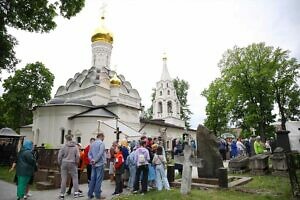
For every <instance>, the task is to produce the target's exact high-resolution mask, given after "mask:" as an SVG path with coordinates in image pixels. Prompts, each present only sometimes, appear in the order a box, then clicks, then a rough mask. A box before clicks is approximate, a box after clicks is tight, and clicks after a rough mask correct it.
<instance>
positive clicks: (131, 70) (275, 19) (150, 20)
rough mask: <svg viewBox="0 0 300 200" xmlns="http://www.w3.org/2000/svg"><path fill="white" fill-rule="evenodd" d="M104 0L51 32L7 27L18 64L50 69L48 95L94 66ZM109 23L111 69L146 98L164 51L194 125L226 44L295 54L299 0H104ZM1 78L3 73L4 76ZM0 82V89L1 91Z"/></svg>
mask: <svg viewBox="0 0 300 200" xmlns="http://www.w3.org/2000/svg"><path fill="white" fill-rule="evenodd" d="M102 2H103V1H99V0H86V5H85V7H84V8H83V10H82V11H81V12H80V13H79V14H78V15H77V16H76V17H73V18H72V19H71V20H67V19H63V18H61V17H58V18H57V19H56V21H57V28H56V29H55V30H54V31H52V32H50V33H48V34H37V33H28V32H24V31H19V30H14V29H9V30H10V33H11V34H12V35H14V36H15V37H16V38H17V39H18V41H19V45H18V46H17V47H16V49H15V50H16V53H17V57H18V58H19V59H21V60H22V62H21V63H20V64H19V65H18V67H17V68H18V69H19V68H21V67H24V66H25V65H26V64H27V63H32V62H36V61H41V62H43V63H44V64H45V65H46V67H48V68H49V69H50V71H51V72H52V73H53V74H54V75H55V81H54V87H53V90H52V96H53V95H54V94H55V92H56V90H57V88H58V87H59V86H60V85H65V83H66V81H67V80H68V79H69V78H72V77H73V76H74V75H75V73H77V72H81V71H83V70H84V69H89V68H90V67H91V57H92V56H91V41H90V39H91V36H92V34H93V32H94V30H95V28H96V27H97V26H98V25H99V17H100V15H101V11H100V7H101V5H102ZM105 2H106V3H107V7H106V27H107V28H108V29H110V30H111V31H112V32H113V34H114V43H113V52H112V60H111V68H112V69H114V66H117V72H118V73H119V74H123V75H124V76H125V78H126V80H129V81H130V82H131V84H132V86H133V88H136V89H137V90H138V91H139V93H140V95H141V97H142V103H143V104H144V105H145V107H146V108H148V107H149V106H150V104H151V97H150V96H151V93H152V88H154V87H155V83H156V82H157V81H158V80H159V79H160V75H161V72H162V55H163V52H166V53H167V57H168V69H169V72H170V75H171V77H173V78H175V77H177V76H178V77H179V78H180V79H184V80H186V81H188V83H189V84H190V90H189V96H188V103H189V104H190V109H191V111H192V112H193V113H194V114H193V115H192V119H191V124H192V127H194V128H195V127H196V126H197V125H198V124H199V123H203V120H204V119H205V117H206V116H205V106H206V103H207V102H206V100H205V98H203V97H201V95H200V93H201V91H203V90H204V89H205V88H207V87H208V86H209V84H210V83H211V82H212V81H213V80H214V79H215V78H217V77H218V76H219V75H220V72H219V68H218V66H217V64H218V62H219V60H220V59H221V56H222V54H223V53H224V52H225V50H226V49H228V48H232V47H233V46H234V45H237V46H240V47H242V46H247V45H249V44H251V43H253V42H266V44H267V45H271V46H275V47H277V46H280V47H281V48H283V49H289V50H291V56H293V57H296V58H298V60H299V58H300V1H298V0H108V1H105ZM4 78H5V75H4ZM2 92H3V89H2V88H0V93H2Z"/></svg>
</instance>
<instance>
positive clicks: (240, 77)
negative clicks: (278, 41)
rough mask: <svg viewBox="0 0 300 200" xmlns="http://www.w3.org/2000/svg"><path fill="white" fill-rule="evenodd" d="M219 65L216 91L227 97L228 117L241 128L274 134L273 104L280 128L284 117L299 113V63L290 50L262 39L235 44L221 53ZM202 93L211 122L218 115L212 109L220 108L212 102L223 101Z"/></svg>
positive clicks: (207, 92) (292, 116)
mask: <svg viewBox="0 0 300 200" xmlns="http://www.w3.org/2000/svg"><path fill="white" fill-rule="evenodd" d="M219 67H220V69H221V78H220V79H221V80H218V79H217V81H221V82H222V83H223V84H220V85H219V86H216V87H220V88H219V91H222V92H223V93H224V94H223V96H224V97H226V99H227V106H226V107H227V112H228V116H229V118H228V120H229V121H230V122H232V123H234V124H235V125H236V126H238V127H241V128H242V129H243V130H244V131H246V132H250V129H251V128H254V129H255V130H256V131H257V132H258V133H259V134H260V135H261V136H262V137H266V136H270V134H273V126H272V125H271V123H272V122H274V120H275V117H276V115H275V114H273V113H272V111H273V110H274V105H275V104H277V105H278V108H279V117H280V119H281V121H282V128H283V129H285V126H284V124H285V122H286V120H287V119H297V116H299V102H300V101H299V86H298V85H297V78H299V64H298V63H297V61H296V59H295V58H290V57H289V51H283V50H282V49H280V48H276V49H275V48H274V47H271V46H266V45H265V44H264V43H259V44H251V45H249V46H247V47H243V48H240V47H234V48H233V49H229V50H227V51H226V52H225V53H224V54H223V58H222V59H221V61H220V62H219ZM215 82H216V81H215ZM224 86H226V87H224ZM214 90H216V88H214V87H211V86H210V87H209V88H208V89H207V90H205V91H204V92H203V94H210V93H213V92H214ZM204 96H205V97H206V98H207V100H208V105H207V107H206V110H207V114H208V118H207V119H206V123H207V124H213V121H212V120H215V118H217V117H218V116H216V115H217V114H218V112H217V111H216V110H214V109H220V108H219V107H217V106H215V107H216V108H213V107H212V105H215V104H217V105H218V104H221V105H222V103H224V102H223V99H222V98H216V99H212V98H208V97H209V95H204ZM211 109H213V111H214V112H212V111H211ZM208 111H209V112H208ZM212 113H213V115H214V117H212V116H211V114H212Z"/></svg>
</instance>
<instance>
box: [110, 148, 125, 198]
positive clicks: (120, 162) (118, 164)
mask: <svg viewBox="0 0 300 200" xmlns="http://www.w3.org/2000/svg"><path fill="white" fill-rule="evenodd" d="M115 153H116V154H115V164H114V167H115V175H116V187H115V192H114V193H113V194H112V195H119V194H121V193H122V192H123V179H122V174H123V173H124V167H125V166H124V165H125V164H124V157H123V154H122V147H121V146H116V148H115Z"/></svg>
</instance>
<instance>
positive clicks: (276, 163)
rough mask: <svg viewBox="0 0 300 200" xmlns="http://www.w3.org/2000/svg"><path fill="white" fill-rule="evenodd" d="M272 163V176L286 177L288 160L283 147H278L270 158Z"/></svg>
mask: <svg viewBox="0 0 300 200" xmlns="http://www.w3.org/2000/svg"><path fill="white" fill-rule="evenodd" d="M270 160H271V162H272V169H273V172H272V174H274V175H285V174H287V170H288V166H287V158H286V155H285V153H284V149H283V148H282V147H277V148H276V149H275V150H274V152H273V154H272V155H271V156H270Z"/></svg>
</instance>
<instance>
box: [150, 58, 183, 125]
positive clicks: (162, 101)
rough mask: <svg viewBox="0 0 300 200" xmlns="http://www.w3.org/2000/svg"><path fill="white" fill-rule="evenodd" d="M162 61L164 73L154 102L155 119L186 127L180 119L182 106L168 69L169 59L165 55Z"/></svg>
mask: <svg viewBox="0 0 300 200" xmlns="http://www.w3.org/2000/svg"><path fill="white" fill-rule="evenodd" d="M162 60H163V71H162V74H161V78H160V81H158V82H157V83H156V89H155V98H154V101H153V119H163V120H165V122H166V123H170V124H174V125H177V126H181V127H184V121H182V120H181V119H180V109H181V105H180V102H179V100H178V98H177V94H176V90H175V88H174V85H173V80H172V78H171V76H170V74H169V71H168V67H167V57H166V56H165V55H164V56H163V59H162Z"/></svg>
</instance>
